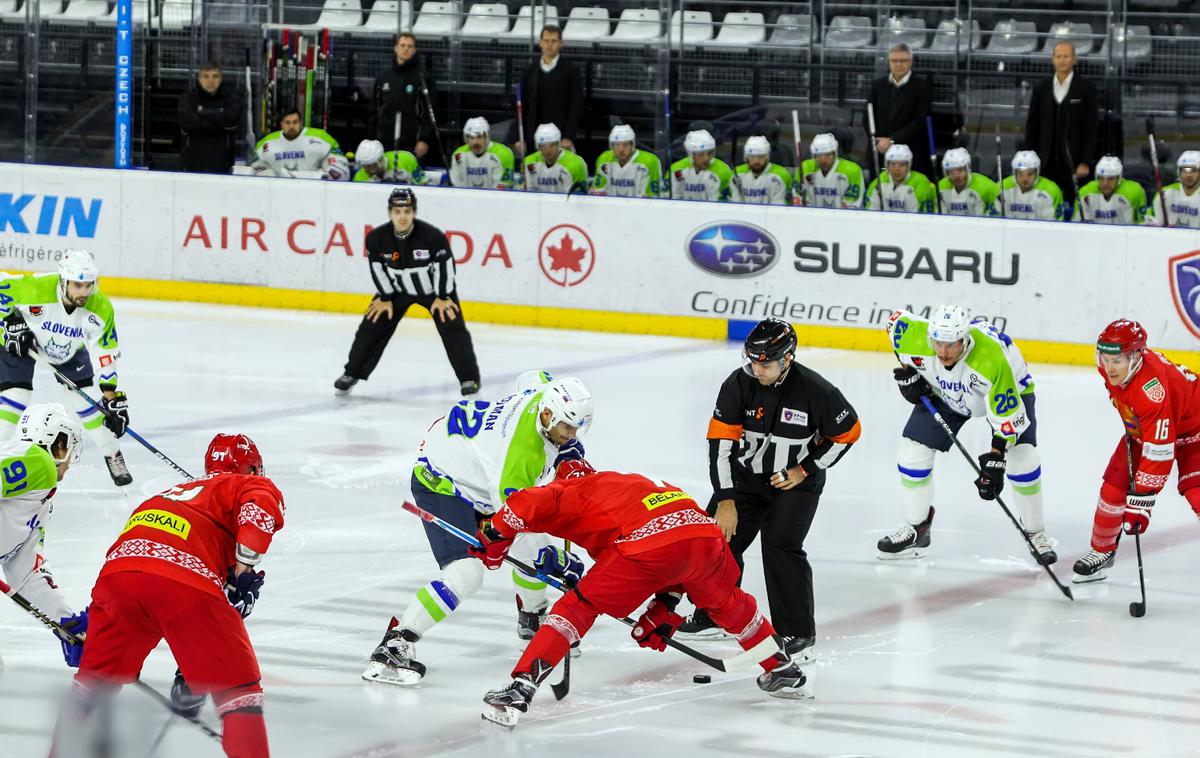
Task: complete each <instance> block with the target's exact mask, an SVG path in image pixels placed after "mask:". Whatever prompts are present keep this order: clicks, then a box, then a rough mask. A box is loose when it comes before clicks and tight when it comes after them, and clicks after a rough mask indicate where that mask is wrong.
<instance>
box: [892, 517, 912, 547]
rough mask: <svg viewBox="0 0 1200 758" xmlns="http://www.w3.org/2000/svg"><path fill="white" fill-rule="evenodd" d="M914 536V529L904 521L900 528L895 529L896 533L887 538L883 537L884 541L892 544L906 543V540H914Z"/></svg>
mask: <svg viewBox="0 0 1200 758" xmlns="http://www.w3.org/2000/svg"><path fill="white" fill-rule="evenodd" d="M916 536H917V530H916V528H914V527H913V525H912V524H910V523H908V522H907V521H906V522H904V523H903V524H901V525H900V526H898V527H896V531H894V532H892V533H891V534H889V535H888V536H887V537H884V539H886V540H887V541H888V542H891V543H893V544H894V543H898V542H907V541H908V540H911V539H914V538H915V537H916Z"/></svg>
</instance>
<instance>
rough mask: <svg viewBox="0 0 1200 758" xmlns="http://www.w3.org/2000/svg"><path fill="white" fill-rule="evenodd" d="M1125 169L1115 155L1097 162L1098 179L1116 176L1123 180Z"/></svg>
mask: <svg viewBox="0 0 1200 758" xmlns="http://www.w3.org/2000/svg"><path fill="white" fill-rule="evenodd" d="M1124 170H1125V167H1124V166H1122V165H1121V159H1120V158H1118V157H1117V156H1115V155H1106V156H1104V157H1103V158H1101V159H1100V160H1098V161H1096V178H1100V177H1102V176H1115V177H1117V178H1118V179H1120V178H1121V173H1122V172H1123V171H1124Z"/></svg>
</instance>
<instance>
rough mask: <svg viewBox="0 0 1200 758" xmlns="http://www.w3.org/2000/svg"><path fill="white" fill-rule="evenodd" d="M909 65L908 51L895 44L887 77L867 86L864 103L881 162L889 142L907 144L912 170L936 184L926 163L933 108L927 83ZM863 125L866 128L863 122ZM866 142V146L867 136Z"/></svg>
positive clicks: (929, 165)
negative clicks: (869, 110)
mask: <svg viewBox="0 0 1200 758" xmlns="http://www.w3.org/2000/svg"><path fill="white" fill-rule="evenodd" d="M912 66H913V55H912V50H911V49H910V48H909V46H908V45H906V44H904V43H903V42H898V43H896V44H895V45H892V47H891V49H889V50H888V75H887V76H884V77H882V78H879V79H876V80H875V81H874V82H872V83H871V94H870V95H869V96H868V97H867V102H868V103H871V105H872V106H873V107H874V108H875V149H876V150H878V151H879V156H880V160H881V161H882V159H883V156H884V154H885V153H887V151H888V148H889V147H891V146H892V144H893V143H895V144H898V145H908V148H909V150H912V153H913V162H912V167H911V168H912V170H913V171H920V172H921V173H922V174H924V175H925V176H927V177H929V179H930V181H934V182H935V183H936V181H935V179H934V174H933V166H932V165H931V164H930V163H929V135H928V133H927V127H926V125H925V119H926V117H927V116H929V114H930V112H931V109H932V108H933V95H932V94H931V93H930V91H929V82H927V81H925V79H923V78H919V77H917V76H915V75H913V70H912ZM863 124H864V125H868V123H867V121H866V119H864V120H863ZM868 131H869V129H868ZM867 140H868V145H869V144H870V135H869V134H868V136H867ZM872 165H874V160H872Z"/></svg>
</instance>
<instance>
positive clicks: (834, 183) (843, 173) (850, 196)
mask: <svg viewBox="0 0 1200 758" xmlns="http://www.w3.org/2000/svg"><path fill="white" fill-rule="evenodd" d="M809 153H810V154H811V155H812V157H811V158H808V159H806V160H805V161H804V163H803V164H801V167H800V176H799V177H798V181H797V184H798V185H799V186H798V187H797V188H794V189H793V192H794V193H795V194H797V195H799V196H800V198H801V201H802V202H801V204H802V205H807V206H810V207H814V208H861V207H862V205H863V191H864V185H863V173H862V167H861V166H859V165H858V164H857V163H855V162H854V161H852V160H849V159H847V158H842V157H840V156H839V155H838V141H837V137H835V136H833V135H832V134H830V133H828V132H826V133H825V134H818V135H817V136H815V137H813V141H812V144H811V145H809Z"/></svg>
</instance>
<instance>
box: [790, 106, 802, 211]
mask: <svg viewBox="0 0 1200 758" xmlns="http://www.w3.org/2000/svg"><path fill="white" fill-rule="evenodd" d="M792 142H794V143H795V145H796V176H797V177H799V178H800V190H799V191H798V192H794V193H793V195H792V203H793V204H795V205H804V142H803V139H802V138H801V136H800V114H799V113H798V112H797V111H796V109H795V108H792Z"/></svg>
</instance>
